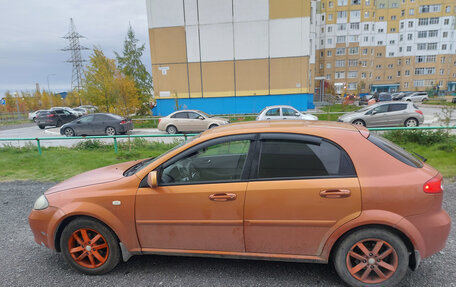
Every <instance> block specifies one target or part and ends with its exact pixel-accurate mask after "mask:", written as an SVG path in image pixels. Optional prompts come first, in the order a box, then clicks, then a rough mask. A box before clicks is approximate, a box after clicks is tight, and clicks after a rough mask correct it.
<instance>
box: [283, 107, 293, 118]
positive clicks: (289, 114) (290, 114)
mask: <svg viewBox="0 0 456 287" xmlns="http://www.w3.org/2000/svg"><path fill="white" fill-rule="evenodd" d="M296 113H297V111H295V110H293V109H289V108H282V115H283V116H284V117H285V116H287V117H296Z"/></svg>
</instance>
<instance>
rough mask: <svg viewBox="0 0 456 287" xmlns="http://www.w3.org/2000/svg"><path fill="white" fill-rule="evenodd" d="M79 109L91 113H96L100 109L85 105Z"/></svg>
mask: <svg viewBox="0 0 456 287" xmlns="http://www.w3.org/2000/svg"><path fill="white" fill-rule="evenodd" d="M79 108H83V109H86V110H87V111H88V112H89V113H95V112H96V111H98V107H96V106H92V105H83V106H79Z"/></svg>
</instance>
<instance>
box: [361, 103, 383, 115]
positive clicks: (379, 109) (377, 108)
mask: <svg viewBox="0 0 456 287" xmlns="http://www.w3.org/2000/svg"><path fill="white" fill-rule="evenodd" d="M373 111H375V112H376V113H377V114H380V113H385V112H387V111H388V105H381V106H378V107H375V108H373V109H372V110H370V111H368V112H367V113H366V115H370V114H372V112H373Z"/></svg>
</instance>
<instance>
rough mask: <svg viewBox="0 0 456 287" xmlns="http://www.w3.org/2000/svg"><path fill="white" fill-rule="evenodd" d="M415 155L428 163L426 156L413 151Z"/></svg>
mask: <svg viewBox="0 0 456 287" xmlns="http://www.w3.org/2000/svg"><path fill="white" fill-rule="evenodd" d="M412 152H413V154H414V155H416V156H417V157H419V158H420V159H421V160H422V161H423V162H426V161H427V158H425V157H424V156H422V155H420V154H417V153H416V152H414V151H412Z"/></svg>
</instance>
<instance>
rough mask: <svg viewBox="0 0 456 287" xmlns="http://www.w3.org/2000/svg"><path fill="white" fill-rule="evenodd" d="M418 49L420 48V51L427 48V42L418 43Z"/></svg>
mask: <svg viewBox="0 0 456 287" xmlns="http://www.w3.org/2000/svg"><path fill="white" fill-rule="evenodd" d="M417 49H418V51H421V50H426V43H419V44H418V45H417Z"/></svg>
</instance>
